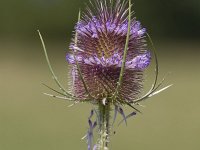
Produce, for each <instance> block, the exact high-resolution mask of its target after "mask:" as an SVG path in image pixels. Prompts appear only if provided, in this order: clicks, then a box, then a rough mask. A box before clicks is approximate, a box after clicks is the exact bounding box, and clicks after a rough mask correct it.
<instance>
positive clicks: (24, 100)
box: [0, 0, 200, 150]
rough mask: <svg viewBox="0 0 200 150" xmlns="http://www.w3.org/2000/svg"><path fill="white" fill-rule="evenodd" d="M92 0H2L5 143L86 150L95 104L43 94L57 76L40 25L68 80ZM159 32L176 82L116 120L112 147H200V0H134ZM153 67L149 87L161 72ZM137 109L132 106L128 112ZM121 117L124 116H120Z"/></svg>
mask: <svg viewBox="0 0 200 150" xmlns="http://www.w3.org/2000/svg"><path fill="white" fill-rule="evenodd" d="M87 2H88V0H73V1H72V0H71V1H70V0H17V1H15V0H0V150H13V149H15V150H70V149H73V150H83V149H86V144H85V141H81V137H82V136H83V135H84V134H85V132H86V130H87V128H88V125H87V117H88V115H89V111H90V109H91V107H92V106H91V105H89V104H79V105H76V106H74V107H72V108H68V107H67V106H68V105H70V103H69V102H65V101H62V100H57V99H53V98H50V97H47V96H45V95H43V94H42V93H43V92H50V91H49V90H48V89H46V88H45V87H44V86H42V85H41V83H43V82H44V83H47V84H49V85H50V86H52V87H56V85H55V84H54V82H53V80H52V79H51V76H50V73H49V71H48V68H47V65H46V62H45V58H44V55H43V51H42V47H41V43H40V40H39V37H38V35H37V32H36V30H37V29H40V31H41V33H42V34H43V36H44V39H45V42H46V45H47V49H48V52H49V57H50V59H51V61H52V65H53V67H54V70H55V72H56V74H57V76H58V77H59V78H60V80H61V81H62V83H63V84H65V85H67V84H66V83H67V82H66V79H67V72H68V69H67V63H66V61H65V53H66V51H67V49H68V44H69V42H70V36H71V33H72V31H73V26H74V25H75V22H76V20H77V13H78V10H79V8H81V9H82V10H84V6H85V3H87ZM133 2H134V10H135V11H136V16H137V18H138V20H140V21H141V22H142V24H143V26H145V27H146V28H147V29H148V32H149V33H150V34H151V35H152V37H153V40H154V43H155V46H156V48H157V51H158V52H157V53H158V57H159V66H160V78H159V79H160V80H161V79H162V77H163V76H164V75H165V74H167V73H168V72H171V73H170V75H169V76H168V77H167V80H166V82H165V85H168V84H171V83H173V84H174V85H173V87H171V88H170V89H169V90H167V91H165V92H163V93H161V94H159V95H156V96H155V97H153V98H151V99H150V100H148V101H146V102H143V104H144V105H145V106H146V107H145V108H142V111H143V114H140V115H137V116H136V117H135V118H132V119H130V120H129V121H128V126H127V127H126V126H125V125H121V126H120V127H117V126H116V127H115V130H116V135H114V136H112V137H111V146H110V148H111V149H112V150H121V149H125V150H133V149H138V150H146V149H148V150H169V149H170V150H188V149H191V150H199V149H200V142H199V139H200V108H199V106H200V102H199V100H200V98H199V97H200V92H199V90H200V52H199V51H200V29H199V28H200V1H199V0H167V1H166V0H151V1H149V0H134V1H133ZM152 67H153V66H151V67H150V69H149V70H148V71H147V78H146V82H145V84H146V88H145V90H147V89H148V88H149V86H150V83H151V82H152V79H153V73H152V71H153V69H152ZM130 111H131V110H130V109H129V108H127V112H130ZM119 118H120V117H119Z"/></svg>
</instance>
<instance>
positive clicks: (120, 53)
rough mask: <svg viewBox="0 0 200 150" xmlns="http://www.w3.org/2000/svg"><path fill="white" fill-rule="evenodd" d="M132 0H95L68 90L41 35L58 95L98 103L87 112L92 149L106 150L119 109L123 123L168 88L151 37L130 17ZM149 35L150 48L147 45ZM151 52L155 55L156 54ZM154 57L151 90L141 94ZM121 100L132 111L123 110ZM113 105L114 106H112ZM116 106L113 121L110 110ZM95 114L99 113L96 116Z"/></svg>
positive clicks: (75, 50)
mask: <svg viewBox="0 0 200 150" xmlns="http://www.w3.org/2000/svg"><path fill="white" fill-rule="evenodd" d="M131 6H132V5H131V0H127V1H126V0H124V1H122V0H115V1H114V0H93V2H91V6H90V7H88V8H87V9H86V11H85V12H84V14H83V15H82V16H81V15H80V13H79V19H78V22H77V24H76V26H75V33H74V37H73V38H72V41H71V43H70V46H69V49H70V51H69V52H68V53H67V55H66V60H67V62H68V64H69V66H70V77H71V79H70V80H69V82H70V87H71V88H70V91H67V90H66V89H65V88H64V86H62V84H61V83H60V82H59V80H58V78H57V77H56V75H55V73H54V71H53V69H52V66H51V64H50V61H49V58H48V55H47V51H46V47H45V44H44V41H43V38H42V36H41V34H40V32H39V31H38V32H39V36H40V39H41V42H42V45H43V49H44V53H45V56H46V60H47V63H48V66H49V69H50V72H51V74H52V76H53V79H54V80H55V82H56V84H57V85H58V87H59V88H60V90H61V91H57V90H55V89H53V88H51V87H49V86H48V85H46V84H44V85H45V86H46V87H48V88H49V89H50V90H52V91H54V92H56V93H57V94H60V95H61V96H55V95H52V94H47V93H45V94H46V95H48V96H51V97H54V98H60V99H65V100H69V101H72V102H74V104H76V103H79V102H90V103H92V104H95V106H97V108H96V107H93V109H92V110H91V113H90V116H89V117H88V124H89V128H88V132H87V134H86V136H85V137H86V138H87V142H88V150H92V149H93V150H99V149H100V150H107V149H108V143H109V138H110V134H111V129H112V127H113V124H114V122H115V120H116V116H117V113H119V114H120V115H121V116H122V117H123V120H122V121H121V122H120V123H119V124H121V123H122V122H125V123H126V124H127V119H128V118H130V117H132V116H135V115H136V113H137V112H140V111H139V110H138V109H137V108H136V107H135V106H136V105H139V106H141V105H140V103H139V102H141V101H143V100H146V99H148V98H150V97H152V96H153V95H156V94H158V93H160V92H161V91H163V90H165V89H167V88H169V87H170V86H171V85H169V86H166V87H164V88H162V89H159V88H160V87H161V85H162V83H163V81H164V79H163V80H162V81H161V82H160V83H157V80H158V60H157V55H156V53H155V47H154V45H153V42H152V40H151V37H150V36H149V34H148V33H147V32H146V29H145V28H143V27H142V25H141V23H140V22H139V21H137V20H136V18H133V17H131V15H132V14H133V12H132V11H131ZM146 37H148V39H149V42H150V43H151V47H152V52H153V53H150V50H149V49H148V47H147V42H146V40H147V39H146ZM152 54H153V55H152ZM152 56H153V57H154V58H155V63H156V65H155V66H156V67H155V80H154V81H153V84H152V87H151V88H150V90H149V91H148V92H147V93H146V94H144V95H143V96H141V91H142V89H143V80H144V79H143V76H144V71H145V69H146V68H147V67H148V66H149V64H150V61H151V58H152ZM123 105H128V106H130V107H131V108H133V109H134V110H133V111H132V112H131V113H130V114H128V115H125V112H124V109H123V108H122V106H123ZM113 108H114V109H113ZM112 110H114V115H113V123H112V125H111V111H112ZM95 114H96V118H95V119H94V118H93V116H94V115H95ZM96 126H98V135H99V138H98V140H97V142H96V144H95V145H94V144H92V141H93V130H94V128H95V127H96Z"/></svg>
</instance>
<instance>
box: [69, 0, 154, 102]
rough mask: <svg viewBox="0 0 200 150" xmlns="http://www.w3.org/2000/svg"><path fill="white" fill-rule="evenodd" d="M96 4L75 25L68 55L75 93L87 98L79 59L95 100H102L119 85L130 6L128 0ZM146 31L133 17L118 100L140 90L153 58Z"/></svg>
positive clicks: (96, 2)
mask: <svg viewBox="0 0 200 150" xmlns="http://www.w3.org/2000/svg"><path fill="white" fill-rule="evenodd" d="M93 6H94V7H93V8H94V10H91V9H90V8H88V9H87V11H86V12H85V14H84V15H83V16H82V18H81V20H79V22H78V23H77V25H76V26H75V33H77V34H76V35H75V36H76V38H73V39H72V42H71V44H70V50H71V52H70V53H68V54H67V56H66V59H67V61H68V63H69V64H71V65H72V71H71V73H72V88H73V93H74V94H75V95H76V96H77V97H79V98H81V99H83V100H84V99H88V93H86V92H85V87H84V84H83V82H82V80H81V77H80V75H79V73H78V70H77V64H76V61H77V62H78V64H79V66H80V70H81V73H82V77H83V79H84V81H85V85H86V86H87V89H88V92H89V94H90V95H91V97H93V99H92V100H94V99H95V100H96V101H102V100H103V99H104V98H110V97H112V96H113V95H114V94H115V92H116V88H117V86H118V81H119V77H120V71H121V67H122V65H123V55H124V49H125V44H126V38H127V33H128V15H129V8H128V5H127V2H123V3H122V2H121V1H120V0H117V1H116V2H115V3H114V4H113V5H112V4H111V3H109V2H108V1H106V0H100V1H95V4H94V5H93ZM145 33H146V29H145V28H142V26H141V23H140V22H139V21H136V19H135V18H132V19H131V22H130V33H129V43H128V48H127V56H126V60H125V69H124V74H123V82H122V83H121V85H120V88H119V90H118V94H117V97H116V101H122V102H123V101H127V102H131V101H133V100H134V99H136V98H138V95H139V93H140V92H141V88H142V80H143V72H144V70H145V68H146V67H147V66H148V65H149V63H150V58H151V56H150V52H149V51H148V49H147V44H146V40H145ZM74 52H75V53H74ZM75 59H76V60H75Z"/></svg>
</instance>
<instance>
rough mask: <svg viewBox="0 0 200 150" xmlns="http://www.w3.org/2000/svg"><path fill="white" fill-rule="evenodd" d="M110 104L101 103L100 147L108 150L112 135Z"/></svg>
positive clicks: (102, 149)
mask: <svg viewBox="0 0 200 150" xmlns="http://www.w3.org/2000/svg"><path fill="white" fill-rule="evenodd" d="M109 121H110V104H109V103H107V104H105V105H104V104H102V103H100V104H99V143H98V145H99V149H100V150H108V143H109V135H110V133H109V132H110V123H109Z"/></svg>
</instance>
